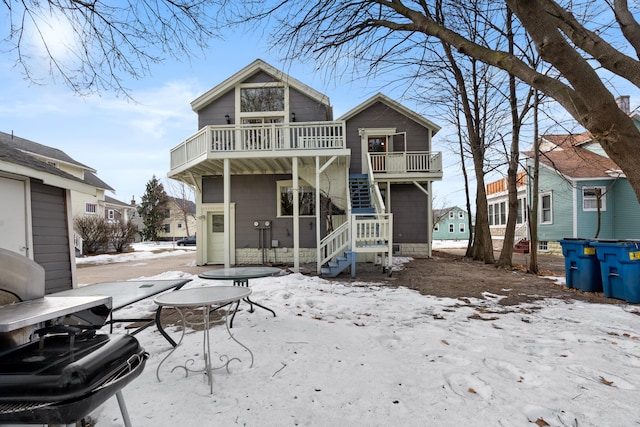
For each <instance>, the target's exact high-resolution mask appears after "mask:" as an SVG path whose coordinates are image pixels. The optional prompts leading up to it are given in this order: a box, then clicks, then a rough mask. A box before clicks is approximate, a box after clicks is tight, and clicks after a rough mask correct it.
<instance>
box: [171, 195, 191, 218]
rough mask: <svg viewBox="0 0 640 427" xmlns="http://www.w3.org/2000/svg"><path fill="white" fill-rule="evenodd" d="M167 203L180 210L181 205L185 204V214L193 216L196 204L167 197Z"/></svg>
mask: <svg viewBox="0 0 640 427" xmlns="http://www.w3.org/2000/svg"><path fill="white" fill-rule="evenodd" d="M169 201H170V202H171V203H172V204H173V205H174V206H176V207H177V208H178V209H182V206H183V203H184V202H186V204H187V213H190V214H195V213H196V204H195V203H194V202H192V201H191V200H186V199H182V198H179V197H172V196H169Z"/></svg>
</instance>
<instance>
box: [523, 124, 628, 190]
mask: <svg viewBox="0 0 640 427" xmlns="http://www.w3.org/2000/svg"><path fill="white" fill-rule="evenodd" d="M540 139H541V143H540V147H541V153H540V163H542V164H544V165H546V166H548V167H550V168H552V169H555V170H557V171H558V172H560V173H561V174H562V175H564V176H566V177H569V178H574V179H581V178H583V179H584V178H611V177H615V176H616V175H621V170H620V167H619V166H618V165H617V164H616V163H615V162H614V161H613V160H611V159H610V158H608V157H605V156H601V155H599V154H596V153H594V152H593V151H590V150H587V149H586V148H584V146H586V145H587V143H589V142H593V143H597V141H595V140H593V136H592V135H591V133H589V132H583V133H581V134H568V135H543V136H542V137H541V138H540ZM523 154H524V155H525V156H526V157H529V158H533V156H534V153H533V151H525V152H523ZM618 171H620V172H618Z"/></svg>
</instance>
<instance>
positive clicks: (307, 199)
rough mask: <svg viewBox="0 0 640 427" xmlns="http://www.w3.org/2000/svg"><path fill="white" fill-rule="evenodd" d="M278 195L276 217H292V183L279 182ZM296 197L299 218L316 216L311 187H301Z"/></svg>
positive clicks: (313, 192)
mask: <svg viewBox="0 0 640 427" xmlns="http://www.w3.org/2000/svg"><path fill="white" fill-rule="evenodd" d="M301 182H302V181H301ZM278 195H279V201H278V216H293V184H292V182H291V181H279V182H278ZM298 195H299V208H300V216H314V215H315V214H316V193H315V191H314V190H313V187H310V186H304V185H301V186H300V190H299V191H298Z"/></svg>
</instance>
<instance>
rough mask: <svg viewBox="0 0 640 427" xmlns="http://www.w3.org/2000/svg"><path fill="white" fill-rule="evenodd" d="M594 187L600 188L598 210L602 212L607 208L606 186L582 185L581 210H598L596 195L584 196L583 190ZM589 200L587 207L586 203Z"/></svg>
mask: <svg viewBox="0 0 640 427" xmlns="http://www.w3.org/2000/svg"><path fill="white" fill-rule="evenodd" d="M596 189H600V194H601V196H600V212H604V211H606V210H607V187H602V186H599V185H594V186H588V187H587V186H585V187H582V211H583V212H597V211H598V198H597V196H596V195H595V194H594V195H593V196H589V197H586V196H585V194H584V193H585V191H588V190H596ZM594 193H595V192H594ZM586 202H589V204H590V205H592V206H589V207H587V206H586V205H587V203H586Z"/></svg>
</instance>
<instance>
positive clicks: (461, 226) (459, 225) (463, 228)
mask: <svg viewBox="0 0 640 427" xmlns="http://www.w3.org/2000/svg"><path fill="white" fill-rule="evenodd" d="M466 229H467V227H466V226H465V224H464V222H461V223H459V224H458V232H459V233H465V232H466V231H465V230H466Z"/></svg>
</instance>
